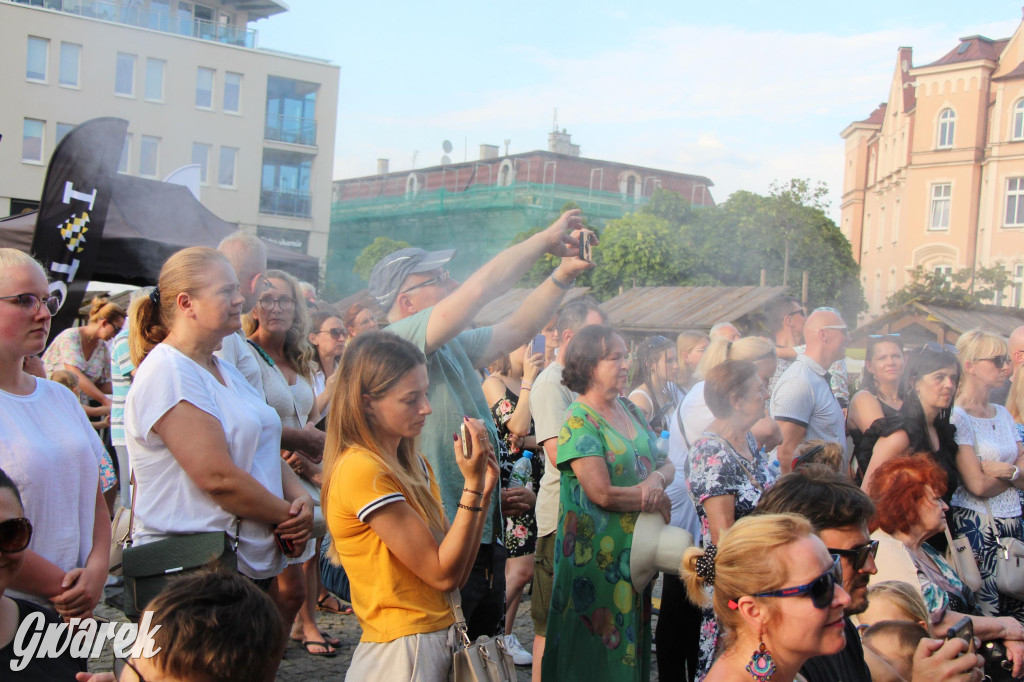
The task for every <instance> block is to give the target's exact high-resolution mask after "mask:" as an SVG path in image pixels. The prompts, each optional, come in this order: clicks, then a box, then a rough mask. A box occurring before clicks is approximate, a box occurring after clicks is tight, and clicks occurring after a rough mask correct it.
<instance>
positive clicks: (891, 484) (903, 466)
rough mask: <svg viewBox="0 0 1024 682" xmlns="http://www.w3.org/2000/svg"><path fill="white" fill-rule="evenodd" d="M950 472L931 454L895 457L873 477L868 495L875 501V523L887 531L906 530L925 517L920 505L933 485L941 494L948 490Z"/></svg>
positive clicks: (938, 493)
mask: <svg viewBox="0 0 1024 682" xmlns="http://www.w3.org/2000/svg"><path fill="white" fill-rule="evenodd" d="M946 486H947V476H946V472H945V471H943V470H942V467H940V466H939V465H938V464H936V462H935V460H934V459H932V458H931V456H930V455H927V454H925V453H918V454H916V455H910V456H909V457H897V458H895V459H891V460H889V461H888V462H886V463H885V464H883V465H882V466H880V467H878V471H876V472H875V475H874V476H872V477H871V483H870V485H868V495H870V496H871V500H872V501H873V502H874V503H875V518H874V519H873V521H872V526H873V527H876V528H881V529H882V530H884V531H885V532H886V533H892V532H894V531H898V532H900V533H906V532H908V531H910V529H911V528H913V527H914V526H916V525H917V524H918V523H919V522H920V521H921V516H920V514H918V511H917V506H918V504H919V503H920V501H921V500H922V499H924V497H925V495H926V491H925V488H926V487H930V488H931V489H932V492H934V493H935V494H936V495H938V496H940V497H941V496H942V495H944V494H945V493H946Z"/></svg>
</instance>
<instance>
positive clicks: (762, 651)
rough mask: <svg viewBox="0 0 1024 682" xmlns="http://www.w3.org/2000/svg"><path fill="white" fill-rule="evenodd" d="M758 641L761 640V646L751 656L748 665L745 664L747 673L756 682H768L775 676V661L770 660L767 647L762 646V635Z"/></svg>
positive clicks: (762, 634)
mask: <svg viewBox="0 0 1024 682" xmlns="http://www.w3.org/2000/svg"><path fill="white" fill-rule="evenodd" d="M758 639H760V640H761V644H760V645H759V646H758V647H757V650H756V651H755V652H754V653H753V654H751V656H750V663H747V672H748V673H750V676H751V677H753V678H754V679H755V680H757V682H768V681H769V680H770V679H772V675H774V674H775V661H773V660H772V654H771V652H770V651H768V647H766V646H765V645H764V633H761V634H759V635H758Z"/></svg>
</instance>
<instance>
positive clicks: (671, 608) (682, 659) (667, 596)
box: [654, 574, 700, 680]
mask: <svg viewBox="0 0 1024 682" xmlns="http://www.w3.org/2000/svg"><path fill="white" fill-rule="evenodd" d="M654 642H655V644H656V645H657V649H658V654H657V661H658V679H659V680H693V678H694V677H695V676H696V675H697V653H698V651H699V649H700V609H699V608H698V607H696V606H694V605H693V604H692V603H690V600H689V599H687V598H686V586H685V585H683V581H682V580H680V579H679V578H678V576H674V575H668V574H665V580H664V582H663V584H662V589H661V611H660V612H659V614H658V628H657V630H655V632H654Z"/></svg>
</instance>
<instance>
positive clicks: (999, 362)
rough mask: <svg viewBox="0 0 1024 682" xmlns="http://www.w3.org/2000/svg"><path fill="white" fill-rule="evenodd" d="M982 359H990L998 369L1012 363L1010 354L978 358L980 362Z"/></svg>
mask: <svg viewBox="0 0 1024 682" xmlns="http://www.w3.org/2000/svg"><path fill="white" fill-rule="evenodd" d="M982 360H988V361H989V362H991V363H992V364H993V365H995V366H996V369H1002V368H1003V367H1006V366H1007V365H1008V364H1010V356H1009V355H997V356H996V357H994V358H981V359H980V360H978V362H981V361H982Z"/></svg>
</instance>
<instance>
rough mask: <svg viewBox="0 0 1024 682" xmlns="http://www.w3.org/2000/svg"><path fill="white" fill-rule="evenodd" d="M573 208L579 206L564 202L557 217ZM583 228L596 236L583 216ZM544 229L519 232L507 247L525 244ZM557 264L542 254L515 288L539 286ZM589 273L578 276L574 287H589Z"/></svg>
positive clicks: (595, 229) (556, 259)
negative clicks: (520, 243)
mask: <svg viewBox="0 0 1024 682" xmlns="http://www.w3.org/2000/svg"><path fill="white" fill-rule="evenodd" d="M575 208H579V204H577V203H576V202H574V201H569V202H566V203H565V205H564V206H562V210H561V211H559V213H558V215H562V214H563V213H565V212H566V211H571V210H573V209H575ZM583 226H584V227H586V228H588V229H590V230H593V231H594V233H595V234H598V230H597V228H595V227H594V226H593V225H590V224H589V223H588V222H587V216H586V215H585V214H584V216H583ZM545 229H547V226H546V225H544V226H537V227H534V228H533V229H530V230H523V231H522V232H519V233H517V234H516V235H515V236H514V237H512V240H511V241H510V242H509V243H508V245H509V246H514V245H516V244H518V243H519V242H525V241H526V240H527V239H529V238H530V237H532V236H533V235H535V234H537V233H538V232H541V231H542V230H545ZM559 262H561V259H560V258H556V257H555V256H552V255H551V254H548V253H546V254H544V255H543V256H542V257H541V258H539V259H538V260H537V262H536V263H534V264H533V265H532V266H531V267H530V269H529V270H527V271H526V274H525V275H523V276H522V277H521V278H520V279H519V283H518V284H517V285H516V286H520V287H527V288H530V287H535V286H537V285H539V284H540V283H541V282H543V281H544V280H545V279H547V278H548V277H549V276H550V275H551V273H552V272H554V270H555V268H557V267H558V264H559ZM591 272H593V271H589V272H585V273H583V274H582V275H580V277H579V279H577V280H576V285H577V286H584V287H588V286H590V284H591V282H590V274H591Z"/></svg>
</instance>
